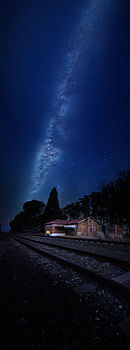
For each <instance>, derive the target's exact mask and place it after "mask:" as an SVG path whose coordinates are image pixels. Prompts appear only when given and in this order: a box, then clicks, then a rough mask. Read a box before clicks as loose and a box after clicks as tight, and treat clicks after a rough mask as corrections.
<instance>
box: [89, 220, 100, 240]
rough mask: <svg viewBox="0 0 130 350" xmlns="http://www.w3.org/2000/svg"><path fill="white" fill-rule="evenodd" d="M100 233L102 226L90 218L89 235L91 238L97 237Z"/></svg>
mask: <svg viewBox="0 0 130 350" xmlns="http://www.w3.org/2000/svg"><path fill="white" fill-rule="evenodd" d="M99 231H100V224H98V222H96V221H95V220H93V218H88V221H87V234H88V236H89V237H96V235H97V233H98V232H99Z"/></svg>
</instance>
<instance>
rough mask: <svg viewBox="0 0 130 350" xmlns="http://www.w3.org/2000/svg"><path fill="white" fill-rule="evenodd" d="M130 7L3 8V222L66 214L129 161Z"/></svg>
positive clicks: (7, 4) (58, 0) (102, 1)
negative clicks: (49, 207) (48, 209)
mask: <svg viewBox="0 0 130 350" xmlns="http://www.w3.org/2000/svg"><path fill="white" fill-rule="evenodd" d="M129 11H130V3H129V0H125V1H122V0H70V1H67V0H55V1H53V0H48V1H43V0H37V1H36V0H26V1H25V0H22V1H21V0H19V1H16V0H12V1H10V0H5V1H3V6H2V14H3V16H2V17H3V19H2V83H3V84H2V125H1V137H0V142H1V147H0V149H1V166H0V187H1V198H0V201H1V202H0V206H1V208H0V209H1V210H0V216H1V217H0V220H1V222H2V223H3V226H4V227H7V226H8V222H9V221H10V220H11V219H12V218H13V217H14V215H16V214H17V213H18V212H19V211H20V210H21V209H22V206H23V203H24V202H25V201H27V200H31V199H37V200H43V201H44V202H45V203H46V202H47V199H48V195H49V193H50V191H51V189H52V187H56V188H57V190H58V194H59V201H60V205H61V206H65V205H66V204H68V203H71V202H72V201H75V200H77V199H78V198H79V197H81V196H83V195H85V194H90V193H91V192H92V191H96V190H98V186H99V184H100V183H101V182H102V181H105V182H106V183H107V182H108V181H110V180H112V179H114V178H116V177H117V176H118V174H119V171H120V170H122V169H127V168H128V166H129V160H130V139H129V134H130V123H129V112H130V98H129V86H130V84H129V83H130V65H129V60H130V46H129V42H130V40H129V39H130V38H129V36H130V24H129Z"/></svg>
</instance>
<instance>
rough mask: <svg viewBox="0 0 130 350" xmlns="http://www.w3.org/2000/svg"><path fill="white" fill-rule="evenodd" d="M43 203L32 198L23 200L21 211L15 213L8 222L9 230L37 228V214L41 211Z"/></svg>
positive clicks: (38, 223)
mask: <svg viewBox="0 0 130 350" xmlns="http://www.w3.org/2000/svg"><path fill="white" fill-rule="evenodd" d="M44 207H45V204H44V203H43V202H42V201H37V200H32V201H28V202H25V203H24V205H23V211H22V212H20V213H19V214H17V215H16V216H15V218H14V220H12V221H11V222H10V226H11V231H13V232H23V231H25V230H27V231H33V230H37V229H38V227H40V219H39V216H40V214H41V213H42V212H43V209H44Z"/></svg>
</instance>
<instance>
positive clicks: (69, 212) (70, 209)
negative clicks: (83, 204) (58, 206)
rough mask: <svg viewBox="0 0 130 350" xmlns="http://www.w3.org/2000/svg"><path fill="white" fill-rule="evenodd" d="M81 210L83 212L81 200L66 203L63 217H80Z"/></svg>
mask: <svg viewBox="0 0 130 350" xmlns="http://www.w3.org/2000/svg"><path fill="white" fill-rule="evenodd" d="M80 212H81V208H80V202H78V201H77V202H75V203H71V204H68V205H66V207H64V208H63V209H62V217H63V218H64V219H69V220H71V219H72V220H73V219H78V218H79V216H80Z"/></svg>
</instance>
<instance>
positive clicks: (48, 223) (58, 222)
mask: <svg viewBox="0 0 130 350" xmlns="http://www.w3.org/2000/svg"><path fill="white" fill-rule="evenodd" d="M83 220H85V218H79V219H75V220H60V219H56V220H53V221H49V222H46V223H45V224H44V225H51V224H59V225H73V224H78V223H79V222H81V221H83Z"/></svg>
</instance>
